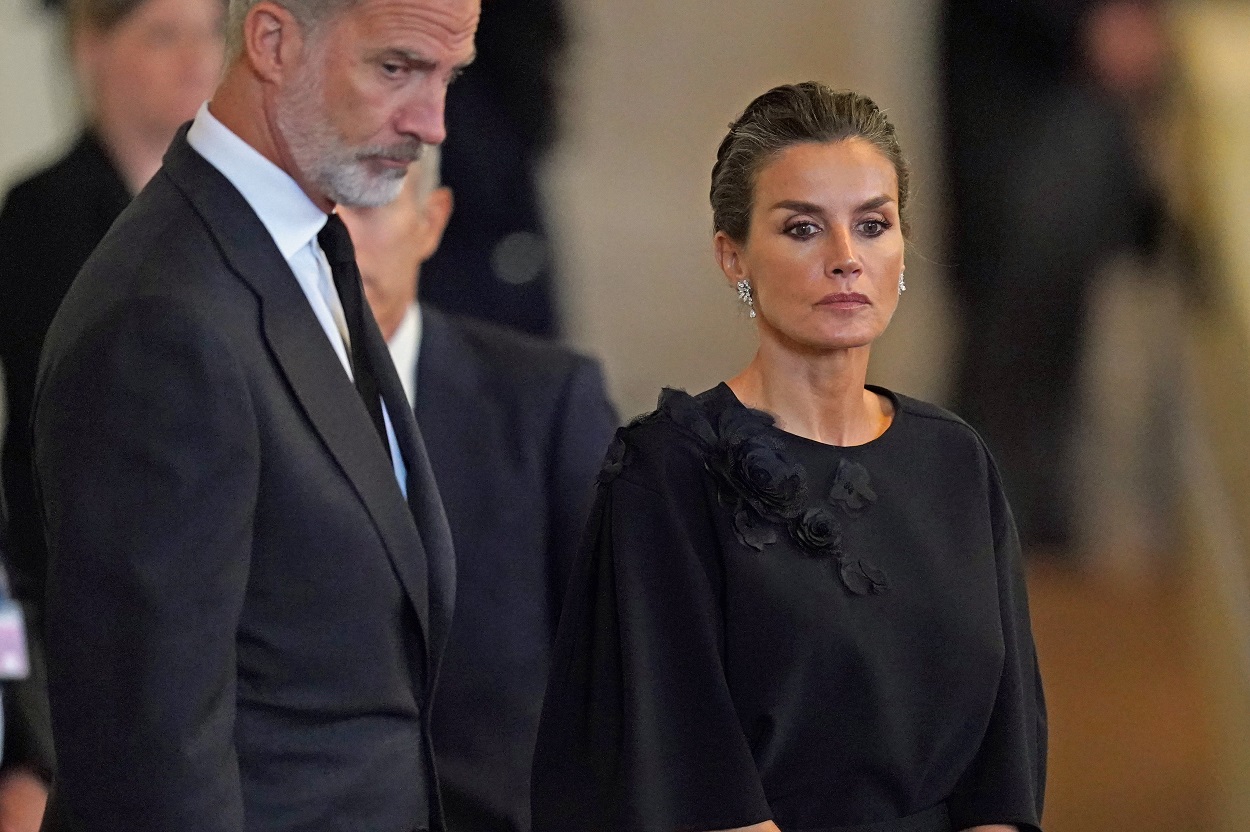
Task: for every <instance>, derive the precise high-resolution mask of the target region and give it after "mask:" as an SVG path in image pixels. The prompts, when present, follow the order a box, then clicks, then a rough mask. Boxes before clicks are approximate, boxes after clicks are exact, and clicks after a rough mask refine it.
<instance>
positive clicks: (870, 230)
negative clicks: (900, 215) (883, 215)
mask: <svg viewBox="0 0 1250 832" xmlns="http://www.w3.org/2000/svg"><path fill="white" fill-rule="evenodd" d="M889 227H890V224H889V223H888V222H885V221H884V220H866V221H864V222H862V223H860V226H859V228H860V230H861V231H862V232H864V234H865V235H866V236H868V237H880V236H881V235H882V234H884V233H885V231H886V229H887V228H889Z"/></svg>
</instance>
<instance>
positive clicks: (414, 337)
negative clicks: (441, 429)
mask: <svg viewBox="0 0 1250 832" xmlns="http://www.w3.org/2000/svg"><path fill="white" fill-rule="evenodd" d="M386 346H387V347H389V348H390V350H391V360H392V361H394V362H395V370H396V371H397V372H398V373H399V380H400V381H401V382H403V385H404V395H406V396H407V397H408V406H409V407H414V408H415V407H416V406H417V358H418V356H419V355H420V354H421V307H420V306H419V305H417V304H415V303H414V304H413V305H412V306H409V307H408V311H407V312H405V313H404V318H403V320H402V321H400V322H399V326H397V327H395V332H394V333H392V334H391V340H390V341H387V343H386Z"/></svg>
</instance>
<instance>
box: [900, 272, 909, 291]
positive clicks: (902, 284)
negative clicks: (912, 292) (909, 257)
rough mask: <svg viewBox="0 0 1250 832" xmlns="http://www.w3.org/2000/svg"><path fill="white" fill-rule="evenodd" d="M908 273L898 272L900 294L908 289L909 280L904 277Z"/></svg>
mask: <svg viewBox="0 0 1250 832" xmlns="http://www.w3.org/2000/svg"><path fill="white" fill-rule="evenodd" d="M906 274H907V272H899V273H898V293H899V294H900V295H901V294H903V293H904V292H906V291H907V281H906V280H904V279H903V278H904V276H906Z"/></svg>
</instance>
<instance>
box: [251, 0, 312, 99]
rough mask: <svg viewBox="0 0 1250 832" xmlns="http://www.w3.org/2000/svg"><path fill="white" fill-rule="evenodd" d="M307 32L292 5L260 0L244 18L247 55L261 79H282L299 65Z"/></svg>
mask: <svg viewBox="0 0 1250 832" xmlns="http://www.w3.org/2000/svg"><path fill="white" fill-rule="evenodd" d="M305 34H306V33H305V32H304V28H303V27H302V26H301V25H300V24H299V21H297V20H296V19H295V16H294V15H293V14H291V12H290V11H289V10H288V9H285V8H283V7H282V6H279V5H278V4H277V3H275V2H273V0H260V2H259V3H257V4H256V5H255V6H252V8H251V9H249V10H248V12H247V17H245V18H244V19H243V58H244V60H245V61H246V62H247V64H248V65H249V66H250V67H251V68H252V71H253V72H254V73H256V74H257V75H258V76H260V78H261V79H263V80H265V81H269V82H273V83H280V82H281V81H283V80H284V79H285V78H287V77H288V75H289V74H290V72H291V71H292V67H294V66H297V65H298V63H299V57H300V53H301V52H303V49H304V42H305V40H306V38H305Z"/></svg>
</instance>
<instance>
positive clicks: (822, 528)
mask: <svg viewBox="0 0 1250 832" xmlns="http://www.w3.org/2000/svg"><path fill="white" fill-rule="evenodd" d="M790 533H791V534H792V535H793V537H794V540H795V542H797V543H798V544H799V545H800V546H802V547H803V548H804V549H807V550H808V551H810V552H812V553H813V554H817V555H831V554H837V553H839V552H840V551H841V548H842V524H841V523H839V522H838V517H837V515H836V514H834V513H833V512H832V511H830V510H829V509H827V508H825V507H824V506H816V507H815V508H809V509H808V510H807V511H805V512H803V515H802V516H801V517H800V518H799V519H798V520H797V521H796V522H795V523H794V525H792V526H791V527H790Z"/></svg>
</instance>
